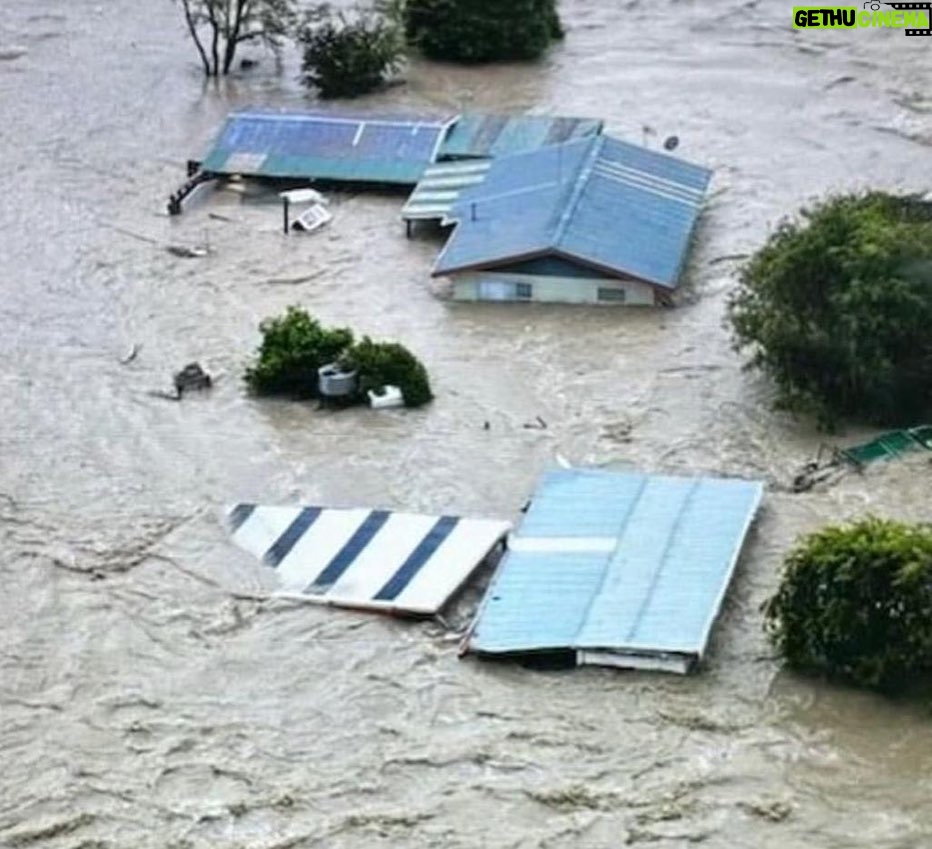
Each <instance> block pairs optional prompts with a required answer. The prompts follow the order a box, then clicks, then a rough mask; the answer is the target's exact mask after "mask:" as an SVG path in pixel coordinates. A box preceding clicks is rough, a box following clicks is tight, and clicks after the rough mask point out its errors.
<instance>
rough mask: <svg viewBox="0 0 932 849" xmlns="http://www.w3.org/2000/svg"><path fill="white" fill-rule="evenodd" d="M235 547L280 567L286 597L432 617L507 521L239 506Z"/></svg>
mask: <svg viewBox="0 0 932 849" xmlns="http://www.w3.org/2000/svg"><path fill="white" fill-rule="evenodd" d="M228 521H229V524H230V530H231V533H232V535H233V541H234V542H235V543H236V544H237V545H238V546H239V547H240V548H243V549H245V550H246V551H248V552H250V553H251V554H253V555H255V556H256V557H258V558H261V559H262V560H263V562H264V563H265V564H266V565H267V566H269V567H271V568H273V569H275V573H276V577H277V578H278V582H279V584H280V586H281V591H282V594H283V595H288V596H296V597H299V598H301V599H304V600H307V601H311V602H318V603H321V604H331V605H337V606H343V607H354V608H362V609H371V610H382V611H389V612H392V613H405V614H409V615H414V616H429V615H432V614H434V613H436V612H437V611H438V610H439V609H440V608H442V607H443V605H444V604H445V603H446V602H447V601H448V600H449V599H450V598H451V597H452V596H453V595H454V594H455V593H456V591H457V590H458V589H459V588H460V587H461V586H462V585H463V583H464V582H465V581H466V580H467V578H469V576H470V575H471V574H472V573H473V571H475V569H476V568H477V567H478V566H479V564H480V563H481V562H482V561H483V560H484V559H485V558H486V556H487V555H488V554H489V552H490V551H491V550H492V549H493V548H494V547H495V546H496V544H497V543H498V542H499V541H500V540H501V539H502V538H503V537H504V536H505V535H506V534H507V533H508V530H509V528H510V525H509V524H508V523H507V522H498V521H490V520H485V519H461V518H457V517H455V516H423V515H419V514H413V513H392V512H389V511H386V510H337V509H331V508H324V507H274V506H265V505H256V504H237V505H235V506H234V507H232V508H231V509H230V510H229V512H228Z"/></svg>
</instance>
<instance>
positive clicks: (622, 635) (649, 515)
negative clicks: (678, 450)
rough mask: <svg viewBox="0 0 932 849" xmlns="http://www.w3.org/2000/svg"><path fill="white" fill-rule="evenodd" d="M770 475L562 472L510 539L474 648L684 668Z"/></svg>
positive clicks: (473, 634) (714, 610) (705, 629)
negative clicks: (763, 478) (722, 476)
mask: <svg viewBox="0 0 932 849" xmlns="http://www.w3.org/2000/svg"><path fill="white" fill-rule="evenodd" d="M762 494H763V486H762V484H760V483H756V482H751V481H744V480H732V479H720V478H710V477H697V478H681V477H668V476H662V475H645V474H616V473H611V472H605V471H594V470H559V471H554V472H550V473H549V474H547V475H546V476H545V477H544V479H543V481H542V482H541V484H540V486H539V488H538V490H537V492H536V494H535V495H534V498H533V500H532V502H531V505H530V508H529V510H528V512H527V514H526V516H525V517H524V520H523V522H522V523H521V527H520V528H519V530H518V531H517V532H516V533H515V534H513V535H512V537H511V539H510V540H509V543H508V549H509V550H508V552H507V553H506V555H505V556H504V558H503V559H502V561H501V562H500V564H499V566H498V569H497V571H496V574H495V577H494V578H493V580H492V583H491V584H490V586H489V589H488V591H487V593H486V595H485V598H484V600H483V602H482V605H481V607H480V609H479V612H478V614H477V616H476V618H475V621H474V623H473V625H472V627H471V629H470V631H469V633H468V635H467V638H466V642H465V648H466V649H467V650H468V651H472V652H475V653H477V654H482V655H501V656H509V655H510V656H521V655H541V654H544V655H546V654H554V655H569V656H571V657H573V659H574V660H575V662H576V664H578V665H583V664H595V665H602V666H620V667H632V668H642V669H657V670H664V671H671V672H680V673H685V672H687V671H689V670H690V669H691V668H692V667H693V666H694V665H695V664H696V663H697V662H698V661H699V660H700V659H701V658H702V656H703V653H704V652H705V649H706V645H707V642H708V639H709V633H710V631H711V629H712V625H713V623H714V621H715V619H716V617H717V615H718V613H719V609H720V607H721V605H722V601H723V599H724V596H725V593H726V591H727V589H728V585H729V583H730V581H731V578H732V574H733V572H734V569H735V565H736V563H737V560H738V555H739V552H740V551H741V547H742V545H743V542H744V538H745V535H746V534H747V532H748V528H749V526H750V524H751V521H752V520H753V518H754V515H755V513H756V511H757V508H758V505H759V503H760V500H761V497H762Z"/></svg>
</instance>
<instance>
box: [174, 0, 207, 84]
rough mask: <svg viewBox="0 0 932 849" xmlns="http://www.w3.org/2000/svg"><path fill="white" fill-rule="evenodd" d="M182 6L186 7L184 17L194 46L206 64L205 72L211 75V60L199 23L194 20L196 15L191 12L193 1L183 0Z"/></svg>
mask: <svg viewBox="0 0 932 849" xmlns="http://www.w3.org/2000/svg"><path fill="white" fill-rule="evenodd" d="M181 6H182V8H183V9H184V19H185V22H186V23H187V25H188V32H190V33H191V38H192V39H193V40H194V46H195V47H196V48H197V52H198V54H199V55H200V57H201V62H202V63H203V65H204V73H205V74H206V75H208V76H209V75H210V62H209V61H208V59H207V53H206V51H205V50H204V45H203V44H201V39H200V37H199V36H198V34H197V24H196V23H195V20H194V15H193V14H192V12H191V2H190V0H181Z"/></svg>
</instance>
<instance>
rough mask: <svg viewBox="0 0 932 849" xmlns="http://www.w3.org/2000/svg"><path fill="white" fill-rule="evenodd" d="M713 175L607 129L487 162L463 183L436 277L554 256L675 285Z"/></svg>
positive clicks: (663, 283)
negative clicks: (481, 175)
mask: <svg viewBox="0 0 932 849" xmlns="http://www.w3.org/2000/svg"><path fill="white" fill-rule="evenodd" d="M710 179H711V172H710V171H709V170H708V169H706V168H701V167H699V166H697V165H692V164H690V163H688V162H684V161H682V160H679V159H675V158H674V157H672V156H668V155H666V154H662V153H657V152H655V151H650V150H646V149H645V148H642V147H638V146H636V145H632V144H628V143H627V142H623V141H619V140H618V139H613V138H610V137H608V136H601V135H600V136H594V137H593V138H589V139H583V140H581V141H572V142H568V143H566V144H562V145H557V146H554V147H548V148H542V149H541V150H538V151H535V152H533V153H527V154H521V155H519V156H511V157H502V158H500V159H496V160H494V161H493V162H492V165H491V167H490V169H489V172H488V174H487V175H486V177H485V180H484V181H483V182H482V183H481V184H479V185H478V186H475V187H473V188H470V189H467V190H465V191H464V192H463V193H462V194H461V195H460V198H459V200H458V202H457V204H456V206H455V207H454V208H453V209H452V210H451V212H450V217H451V218H455V220H456V230H455V231H454V233H453V235H452V237H451V239H450V241H449V243H448V244H447V247H446V248H445V249H444V251H443V252H442V253H441V255H440V257H439V259H438V261H437V264H436V266H435V268H434V274H435V275H438V274H448V273H452V272H456V271H464V270H469V269H478V268H488V267H490V266H495V265H503V264H508V263H509V262H514V261H515V260H519V259H523V258H526V257H527V256H528V255H529V254H536V255H547V254H551V255H556V256H561V257H563V258H566V259H569V260H571V261H575V262H576V263H578V264H580V265H583V266H588V267H591V268H593V269H596V270H599V271H601V272H603V273H609V274H614V275H617V276H620V277H627V278H633V279H636V280H641V281H643V282H645V283H650V284H652V285H655V286H659V287H661V288H664V289H675V288H676V286H677V285H678V283H679V277H680V273H681V271H682V269H683V266H684V264H685V261H686V256H687V253H688V249H689V242H690V238H691V236H692V232H693V229H694V227H695V223H696V221H697V219H698V217H699V213H700V210H701V208H702V204H703V200H704V198H705V193H706V189H707V188H708V184H709V181H710Z"/></svg>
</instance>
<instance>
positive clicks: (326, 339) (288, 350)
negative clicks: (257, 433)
mask: <svg viewBox="0 0 932 849" xmlns="http://www.w3.org/2000/svg"><path fill="white" fill-rule="evenodd" d="M259 329H260V330H261V331H262V344H261V345H260V346H259V351H258V357H257V359H256V362H255V363H253V364H252V365H251V366H249V367H248V368H247V369H246V373H245V376H244V377H245V380H246V383H247V384H248V385H249V387H250V388H251V389H252V391H253V392H255V393H256V394H258V395H288V396H291V397H293V398H314V397H316V396H317V395H318V391H317V385H318V374H317V370H318V369H319V368H321V367H322V366H325V365H327V364H329V363H333V362H340V363H341V364H343V365H346V366H349V367H351V368H355V369H356V370H357V371H358V373H359V375H358V377H359V388H358V392H357V394H356V398H355V401H356V402H357V403H365V402H366V401H368V395H367V394H366V393H367V392H368V390H370V389H379V388H381V387H382V386H385V385H386V384H390V385H392V386H397V387H398V388H399V389H400V390H401V394H402V396H403V397H404V401H405V405H406V406H408V407H420V406H421V405H422V404H426V403H427V402H428V401H431V400H433V397H434V396H433V394H432V393H431V391H430V381H429V379H428V377H427V369H425V368H424V366H423V364H422V363H421V362H420V361H419V360H418V359H417V357H415V356H414V354H412V353H411V352H410V351H409V350H408V349H407V348H405V347H404V346H403V345H399V344H398V343H397V342H373V341H372V340H371V339H370V338H369V337H368V336H364V337H363V338H362V341H360V342H359V343H357V344H355V345H354V344H353V332H352V331H351V330H350V329H349V328H346V327H337V328H328V327H323V326H322V325H321V324H320V322H319V321H317V319H315V318H312V317H311V316H310V315H308V314H307V312H306V311H305V310H303V309H301V308H300V307H296V306H291V307H288V310H287V312H286V313H285V315H283V316H279V317H278V318H267V319H266V320H265V321H263V322H262V324H260V325H259Z"/></svg>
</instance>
